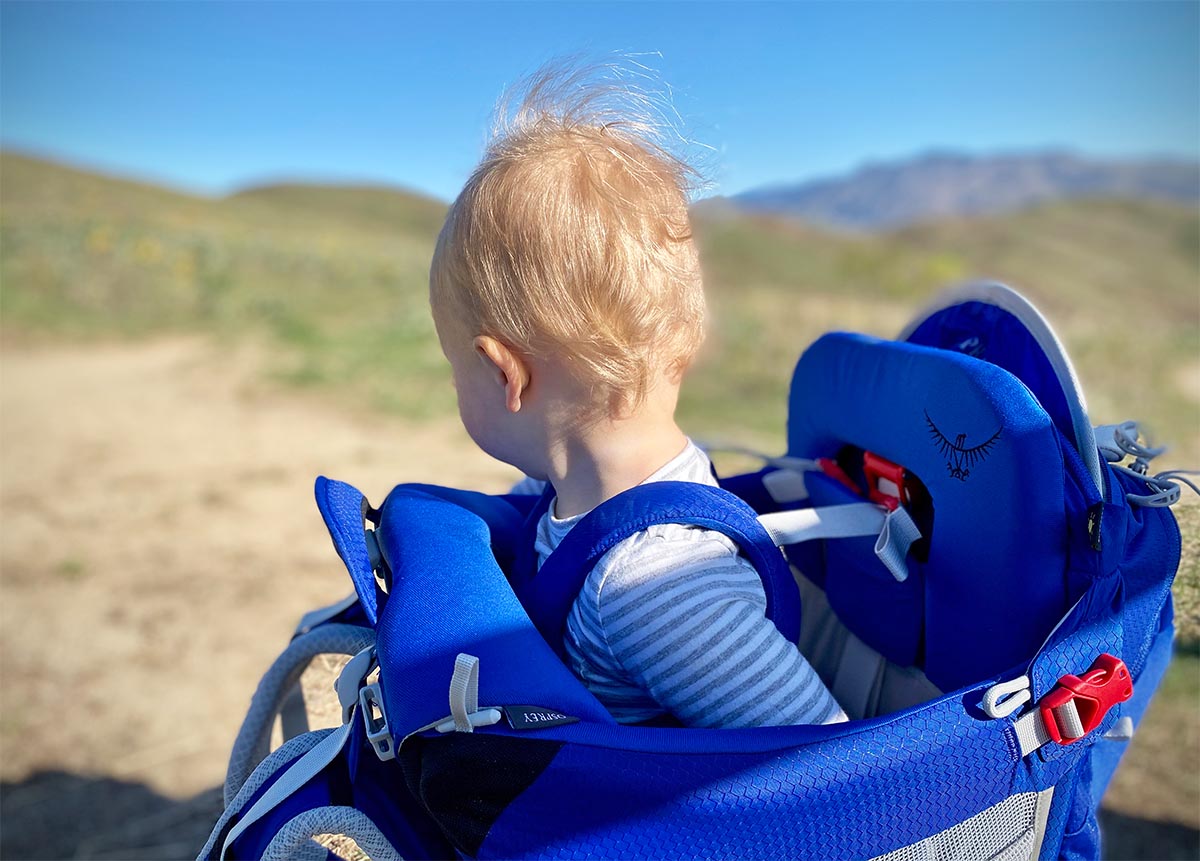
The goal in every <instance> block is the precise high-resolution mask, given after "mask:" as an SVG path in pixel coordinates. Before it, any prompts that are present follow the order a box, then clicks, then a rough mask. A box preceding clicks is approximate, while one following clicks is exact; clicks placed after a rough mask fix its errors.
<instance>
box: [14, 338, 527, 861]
mask: <svg viewBox="0 0 1200 861" xmlns="http://www.w3.org/2000/svg"><path fill="white" fill-rule="evenodd" d="M254 366H255V362H254V361H253V358H252V357H247V356H241V357H239V356H231V355H222V354H220V353H217V352H215V351H214V350H213V349H212V348H210V347H206V346H205V345H204V344H203V343H202V342H199V341H168V342H160V343H155V344H151V345H141V346H135V347H130V346H113V347H102V348H95V347H89V348H87V349H82V348H81V349H77V350H76V349H62V348H53V349H50V348H40V349H39V348H34V349H29V348H24V349H11V348H10V349H5V350H4V352H3V353H2V354H0V391H2V407H0V457H2V460H0V523H2V529H0V572H2V578H3V579H2V581H0V584H2V587H3V592H2V603H0V695H2V708H0V715H2V717H0V777H2V778H3V780H4V794H3V798H2V804H3V809H2V813H3V826H2V831H0V835H2V840H3V853H2V854H3V855H4V857H6V858H19V857H46V858H64V857H66V858H70V857H77V855H78V856H88V857H98V856H100V857H178V858H183V857H195V853H196V852H197V851H198V849H199V846H200V844H201V843H202V842H203V840H204V837H205V836H206V833H205V832H206V831H207V829H208V827H209V826H210V825H211V823H212V821H213V820H214V819H215V817H216V815H217V813H218V812H219V808H218V802H217V800H216V799H217V794H214V793H213V792H211V791H210V790H212V789H213V788H214V787H217V786H218V785H219V784H221V783H222V782H223V780H224V768H225V763H226V759H227V757H228V754H229V747H230V743H231V741H232V739H233V737H234V734H235V733H236V731H237V727H238V725H239V723H240V721H241V718H242V716H243V714H244V712H245V709H246V706H247V704H248V702H249V697H250V694H251V693H252V692H253V690H254V686H255V684H256V682H257V679H258V677H259V676H260V675H261V673H262V671H263V670H264V669H265V668H266V667H267V665H268V664H269V663H270V661H271V660H272V659H273V658H274V657H275V656H276V654H277V653H278V652H279V650H280V649H281V648H282V647H283V646H284V645H286V643H287V640H288V637H289V636H290V634H291V630H292V627H293V626H294V625H295V622H296V620H297V619H298V618H299V617H300V615H301V614H302V613H304V612H305V611H306V610H309V609H311V608H313V607H315V606H319V605H321V604H327V603H330V602H331V601H334V600H336V599H338V598H340V597H342V596H343V595H345V594H346V593H347V592H348V591H349V579H348V577H347V576H346V574H345V570H344V569H343V568H342V567H341V563H340V561H339V560H338V558H337V556H336V554H335V553H334V551H333V548H332V546H331V544H330V543H329V539H328V535H327V534H326V533H325V530H324V527H323V525H322V523H321V520H320V516H319V515H318V513H317V510H316V506H315V504H314V503H313V501H312V482H313V478H314V477H315V476H317V475H318V474H325V475H329V476H333V477H336V478H340V479H343V480H346V481H349V482H351V483H353V484H355V485H356V486H357V487H359V488H360V489H362V490H363V491H364V492H365V493H366V494H367V495H368V497H369V498H371V499H373V500H381V499H382V498H383V495H384V493H385V492H386V491H387V490H388V489H389V488H390V487H391V486H392V485H393V484H395V483H397V482H398V481H401V480H412V481H420V480H429V481H433V480H437V481H441V482H445V483H461V484H463V485H466V486H474V487H479V488H481V489H485V490H500V489H502V488H504V487H506V486H507V485H508V484H511V481H512V480H513V478H514V473H513V471H512V470H510V469H509V468H508V467H505V466H503V465H500V464H497V463H496V462H494V461H491V460H490V459H489V458H487V457H486V456H485V455H483V454H482V453H480V452H478V450H477V449H475V447H474V446H473V445H472V444H471V443H470V440H469V439H468V438H467V437H466V435H465V433H464V432H463V431H462V430H461V429H460V428H459V427H458V425H457V423H455V424H454V425H445V426H437V427H430V426H428V425H426V426H424V427H420V428H414V427H410V426H407V425H406V424H405V423H404V422H402V421H397V420H386V419H379V418H376V417H369V416H347V415H344V414H338V413H335V412H331V411H330V410H329V409H327V408H324V407H322V406H319V405H316V404H313V403H306V402H303V401H299V400H297V399H295V398H292V397H287V396H283V395H279V394H277V393H274V392H273V391H271V390H270V389H269V388H264V387H263V386H262V385H261V384H259V383H258V382H256V379H257V377H256V374H255V373H254V370H255V367H254ZM197 822H198V823H199V824H198V825H197V824H196V823H197Z"/></svg>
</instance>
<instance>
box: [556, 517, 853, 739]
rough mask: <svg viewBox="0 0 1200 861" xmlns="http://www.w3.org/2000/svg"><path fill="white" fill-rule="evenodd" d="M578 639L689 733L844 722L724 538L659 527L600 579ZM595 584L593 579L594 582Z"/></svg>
mask: <svg viewBox="0 0 1200 861" xmlns="http://www.w3.org/2000/svg"><path fill="white" fill-rule="evenodd" d="M592 574H593V575H595V576H596V579H595V580H593V584H594V586H595V592H594V594H593V596H592V601H590V602H589V603H590V604H591V605H592V606H591V607H590V608H585V609H587V610H591V612H586V611H585V612H582V613H581V614H579V616H578V617H577V618H576V619H575V622H576V623H577V625H578V626H579V627H580V628H581V629H582V630H580V631H578V632H577V633H578V634H579V635H582V636H583V637H585V638H586V639H588V640H592V642H593V645H594V646H596V647H598V648H599V649H601V650H602V651H604V652H605V653H606V654H607V656H608V657H609V658H610V659H611V661H612V662H613V664H614V665H616V666H617V667H619V668H620V670H621V671H622V672H623V673H624V674H627V676H628V679H629V680H630V681H631V682H632V683H634V684H635V685H636V686H637V687H638V688H640V689H641V690H642V691H644V692H646V693H648V694H649V695H650V697H652V698H653V700H654V702H655V703H657V704H658V705H659V706H660V707H661V708H663V709H665V710H667V711H669V712H671V713H672V714H673V715H675V717H677V718H679V719H680V720H681V721H683V722H684V723H685V724H687V725H689V726H700V727H750V726H782V725H787V724H812V723H833V722H836V721H841V720H845V719H846V716H845V714H844V713H843V712H842V709H841V708H840V707H839V706H838V704H837V702H836V701H835V700H834V698H833V696H832V695H831V694H830V693H829V691H828V690H827V689H826V687H825V685H824V684H823V683H822V682H821V680H820V678H818V677H817V675H816V673H815V672H814V671H813V669H812V667H811V666H810V665H809V663H808V661H806V660H805V658H804V656H803V655H801V654H800V650H799V649H797V648H796V646H795V644H793V643H791V642H789V641H788V640H786V639H785V638H784V637H783V635H782V634H780V633H779V631H778V629H776V627H775V625H774V624H773V623H772V622H770V621H769V620H767V618H766V616H765V615H764V613H765V610H766V596H765V593H764V592H763V587H762V581H761V580H760V579H759V576H758V573H757V572H756V571H755V570H754V568H753V566H752V565H750V563H749V562H747V561H746V560H745V559H744V558H742V557H741V556H740V555H738V553H737V549H736V547H735V545H734V544H733V543H732V542H731V541H729V539H727V538H726V537H725V536H723V535H720V534H718V533H715V532H711V531H708V530H704V529H698V528H693V527H683V526H677V525H670V526H665V527H652V528H651V529H648V530H646V531H644V532H641V533H639V534H637V535H635V536H633V537H631V538H629V539H626V540H625V541H623V542H622V543H621V544H619V545H617V546H616V547H614V548H613V549H612V550H611V551H609V553H608V554H606V555H605V556H604V557H603V558H602V559H601V560H600V562H599V564H598V565H597V568H596V570H595V571H593V572H592ZM589 579H591V578H589Z"/></svg>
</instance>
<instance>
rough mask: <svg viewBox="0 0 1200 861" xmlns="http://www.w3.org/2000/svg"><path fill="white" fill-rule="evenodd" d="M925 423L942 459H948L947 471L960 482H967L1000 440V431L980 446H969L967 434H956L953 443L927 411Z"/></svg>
mask: <svg viewBox="0 0 1200 861" xmlns="http://www.w3.org/2000/svg"><path fill="white" fill-rule="evenodd" d="M925 423H926V424H928V425H929V435H930V436H932V437H933V441H934V444H935V445H936V446H937V447H938V451H940V452H941V453H942V457H944V458H946V469H948V470H949V471H950V477H951V478H957V479H958V480H959V481H966V480H967V476H969V475H970V474H971V469H972V467H974V466H975V465H976V464H978V463H981V462H982V461H983V459H984V458H985V457H987V456H988V454H989V453H990V452H991V450H992V449H993V448H995V446H996V440H998V439H1000V431H1001V430H1004V428H1003V427H1001V428H1000V430H998V431H996V432H995V433H994V434H992V436H991V439H989V440H987V442H982V443H980V444H979V445H975V446H969V447H968V446H967V435H966V434H965V433H960V434H956V435H955V437H954V440H953V442H952V441H951V440H950V438H949V437H948V436H946V435H945V434H944V433H942V432H941V431H940V430H939V429H938V426H937V425H936V424H934V423H933V419H931V418H930V417H929V411H928V410H926V411H925Z"/></svg>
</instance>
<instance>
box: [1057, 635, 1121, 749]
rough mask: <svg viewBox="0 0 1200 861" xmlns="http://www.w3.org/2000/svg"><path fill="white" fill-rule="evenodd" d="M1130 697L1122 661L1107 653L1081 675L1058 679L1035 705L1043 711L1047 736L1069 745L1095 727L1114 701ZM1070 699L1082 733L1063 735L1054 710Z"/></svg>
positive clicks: (1115, 702)
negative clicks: (1052, 688) (1076, 713)
mask: <svg viewBox="0 0 1200 861" xmlns="http://www.w3.org/2000/svg"><path fill="white" fill-rule="evenodd" d="M1131 696H1133V680H1132V679H1131V678H1130V676H1129V669H1128V668H1127V667H1126V666H1125V662H1124V661H1122V660H1121V659H1120V658H1117V657H1114V656H1112V655H1109V654H1107V653H1106V654H1103V655H1101V656H1100V657H1098V658H1096V661H1095V663H1093V664H1092V666H1091V667H1090V668H1089V669H1088V671H1087V672H1086V673H1084V674H1083V678H1080V677H1078V676H1070V675H1068V676H1063V677H1062V678H1061V679H1059V680H1058V685H1057V686H1056V687H1055V688H1054V690H1052V691H1050V693H1048V694H1046V696H1044V697H1042V701H1041V702H1040V703H1038V708H1039V709H1040V710H1041V712H1042V722H1043V723H1044V724H1045V725H1046V732H1047V733H1048V734H1049V735H1050V738H1052V739H1054V741H1056V742H1058V743H1059V744H1071V743H1072V742H1076V741H1079V739H1081V738H1083V736H1085V735H1087V734H1088V733H1089V732H1091V731H1092V730H1094V729H1095V728H1096V727H1098V726H1099V725H1100V722H1101V721H1102V720H1104V716H1105V715H1106V714H1108V710H1109V709H1111V708H1112V707H1113V706H1115V705H1116V704H1117V703H1123V702H1125V700H1127V699H1129V698H1130V697H1131ZM1072 701H1074V703H1075V709H1076V711H1078V712H1079V720H1080V722H1081V723H1082V724H1083V734H1082V735H1078V736H1075V737H1073V738H1067V737H1066V736H1064V735H1063V732H1062V728H1061V727H1060V726H1059V724H1058V719H1057V718H1056V717H1055V715H1054V710H1055V709H1059V708H1062V707H1063V706H1064V705H1066V704H1067V703H1069V702H1072Z"/></svg>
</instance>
